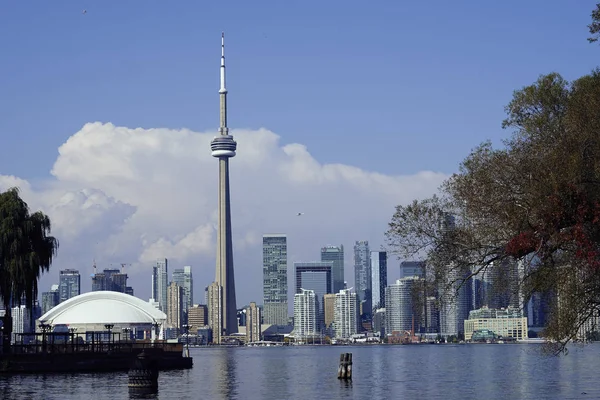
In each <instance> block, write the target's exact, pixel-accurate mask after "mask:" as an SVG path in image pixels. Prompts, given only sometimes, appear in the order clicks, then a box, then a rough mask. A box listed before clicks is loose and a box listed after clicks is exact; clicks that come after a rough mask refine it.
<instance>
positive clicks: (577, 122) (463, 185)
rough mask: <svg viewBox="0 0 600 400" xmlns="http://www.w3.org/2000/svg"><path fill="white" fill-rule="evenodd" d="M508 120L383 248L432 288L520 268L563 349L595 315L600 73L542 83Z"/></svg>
mask: <svg viewBox="0 0 600 400" xmlns="http://www.w3.org/2000/svg"><path fill="white" fill-rule="evenodd" d="M599 9H600V6H599ZM599 12H600V11H599ZM506 113H507V118H506V119H505V120H504V122H503V127H504V128H508V129H512V131H513V133H512V135H511V137H510V138H509V139H507V140H505V141H504V146H502V148H500V149H494V148H493V147H492V145H491V144H490V143H483V144H481V145H480V146H478V147H477V148H475V149H474V150H473V151H472V152H471V154H470V155H469V156H468V157H467V158H466V159H465V160H464V161H463V162H462V163H461V165H460V168H459V172H458V173H456V174H454V175H453V176H452V177H450V178H449V179H448V180H446V181H445V182H444V183H443V185H442V187H441V188H440V193H439V195H438V196H434V197H432V198H430V199H425V200H419V201H417V200H415V201H414V202H413V203H412V204H409V205H407V206H398V207H397V208H396V212H395V214H394V215H393V217H392V220H391V222H390V224H389V230H388V232H387V239H388V245H389V246H390V247H391V248H392V250H393V251H395V252H397V253H398V254H399V255H400V256H402V257H405V258H414V257H421V258H423V259H425V260H426V261H427V265H428V266H430V267H431V268H433V270H434V273H433V276H434V277H435V278H436V279H438V280H440V279H443V277H447V276H448V273H449V271H452V270H453V269H458V268H460V269H461V270H463V271H464V270H467V271H470V273H471V274H472V275H476V274H483V273H486V271H488V270H489V269H490V268H491V267H492V266H498V265H503V264H506V263H515V262H520V263H521V265H522V266H523V267H522V269H521V273H520V275H519V279H518V282H519V291H520V293H522V294H523V295H524V297H525V299H527V298H528V297H529V296H531V295H532V294H533V293H535V292H538V293H554V294H555V295H556V296H555V298H556V299H558V300H557V301H556V304H555V306H554V307H553V308H552V310H551V318H550V322H549V325H548V327H547V329H546V332H545V333H546V335H547V336H549V337H551V338H553V339H555V340H557V341H559V343H560V344H564V343H566V342H567V341H569V340H570V339H573V338H575V337H577V335H578V332H579V331H580V328H581V327H582V326H583V325H584V324H589V323H590V322H593V321H594V318H592V317H593V316H595V315H597V314H598V312H599V310H600V136H599V132H600V70H595V71H592V73H591V74H589V75H586V76H583V77H581V78H580V79H577V80H576V81H574V82H567V81H566V80H564V79H563V78H562V77H561V76H560V75H559V74H556V73H552V74H548V75H544V76H541V77H540V78H539V79H538V80H537V81H536V82H535V83H534V84H533V85H530V86H527V87H524V88H522V89H521V90H518V91H515V93H514V96H513V99H512V101H511V102H510V103H509V104H508V106H507V107H506ZM449 216H453V219H452V223H451V224H449V223H448V218H449ZM468 277H469V276H467V278H468ZM460 279H465V276H464V275H460Z"/></svg>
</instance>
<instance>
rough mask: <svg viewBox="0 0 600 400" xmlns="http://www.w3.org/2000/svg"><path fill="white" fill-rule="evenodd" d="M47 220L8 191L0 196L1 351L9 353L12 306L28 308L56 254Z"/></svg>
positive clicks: (17, 194)
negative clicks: (2, 316)
mask: <svg viewBox="0 0 600 400" xmlns="http://www.w3.org/2000/svg"><path fill="white" fill-rule="evenodd" d="M50 228H51V227H50V219H49V218H48V216H46V215H45V214H43V213H42V212H40V211H38V212H35V213H33V214H30V213H29V207H28V206H27V203H25V202H24V201H23V200H22V199H21V197H20V196H19V190H18V189H17V188H12V189H9V190H7V191H6V192H3V193H0V300H2V302H3V303H4V305H5V308H6V315H5V317H4V320H3V322H4V325H3V326H4V329H3V332H4V338H3V339H4V341H3V343H4V350H5V352H6V351H9V350H10V340H11V336H12V313H11V307H12V306H14V305H26V306H27V307H32V306H33V303H34V302H35V300H36V298H37V293H38V287H37V282H38V278H39V277H40V274H41V273H42V272H44V271H47V270H48V269H49V268H50V265H51V264H52V259H53V257H54V256H55V255H56V252H57V250H58V241H57V240H56V239H55V238H54V237H52V236H50Z"/></svg>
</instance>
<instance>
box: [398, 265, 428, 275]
mask: <svg viewBox="0 0 600 400" xmlns="http://www.w3.org/2000/svg"><path fill="white" fill-rule="evenodd" d="M411 276H418V277H419V278H424V277H425V263H424V262H423V261H402V262H401V263H400V279H402V278H410V277H411Z"/></svg>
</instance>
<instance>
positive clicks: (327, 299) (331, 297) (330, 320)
mask: <svg viewBox="0 0 600 400" xmlns="http://www.w3.org/2000/svg"><path fill="white" fill-rule="evenodd" d="M335 296H336V295H335V293H328V294H326V295H324V296H323V309H324V310H323V314H324V322H325V331H326V333H327V334H328V335H331V334H333V333H334V332H335V327H334V322H335Z"/></svg>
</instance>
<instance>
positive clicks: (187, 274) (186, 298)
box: [173, 265, 194, 324]
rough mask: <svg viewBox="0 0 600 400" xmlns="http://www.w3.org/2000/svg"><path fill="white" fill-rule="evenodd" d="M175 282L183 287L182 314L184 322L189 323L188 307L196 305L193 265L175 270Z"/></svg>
mask: <svg viewBox="0 0 600 400" xmlns="http://www.w3.org/2000/svg"><path fill="white" fill-rule="evenodd" d="M173 282H175V283H176V284H177V285H178V286H179V287H181V288H183V297H182V303H181V304H182V306H181V307H182V315H183V324H187V323H188V322H187V313H188V309H189V308H192V307H193V306H194V304H193V302H194V280H193V278H192V267H190V266H189V265H186V266H185V267H183V268H177V269H175V270H173Z"/></svg>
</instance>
